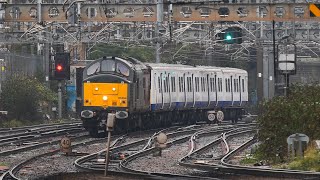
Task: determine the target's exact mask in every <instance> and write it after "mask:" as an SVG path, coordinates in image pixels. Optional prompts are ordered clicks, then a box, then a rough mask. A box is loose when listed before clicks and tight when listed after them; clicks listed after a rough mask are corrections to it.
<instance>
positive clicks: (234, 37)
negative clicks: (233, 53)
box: [218, 27, 242, 44]
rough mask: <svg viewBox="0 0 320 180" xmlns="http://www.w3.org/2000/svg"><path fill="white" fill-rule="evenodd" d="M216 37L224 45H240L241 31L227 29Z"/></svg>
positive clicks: (235, 28) (238, 29)
mask: <svg viewBox="0 0 320 180" xmlns="http://www.w3.org/2000/svg"><path fill="white" fill-rule="evenodd" d="M218 37H219V39H220V40H222V42H224V43H226V44H241V43H242V29H241V28H239V27H228V28H227V29H225V30H223V31H222V32H220V33H218Z"/></svg>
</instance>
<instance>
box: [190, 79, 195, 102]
mask: <svg viewBox="0 0 320 180" xmlns="http://www.w3.org/2000/svg"><path fill="white" fill-rule="evenodd" d="M190 84H191V87H190V90H191V91H192V98H193V100H192V102H193V103H192V107H194V106H195V104H196V94H195V93H196V92H195V89H194V88H195V87H194V84H195V83H194V75H193V74H192V76H191V83H190Z"/></svg>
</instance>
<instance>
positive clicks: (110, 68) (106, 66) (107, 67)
mask: <svg viewBox="0 0 320 180" xmlns="http://www.w3.org/2000/svg"><path fill="white" fill-rule="evenodd" d="M115 65H116V63H115V62H114V60H103V61H101V71H104V72H114V71H115Z"/></svg>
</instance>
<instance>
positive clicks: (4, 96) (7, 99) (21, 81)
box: [0, 75, 57, 120]
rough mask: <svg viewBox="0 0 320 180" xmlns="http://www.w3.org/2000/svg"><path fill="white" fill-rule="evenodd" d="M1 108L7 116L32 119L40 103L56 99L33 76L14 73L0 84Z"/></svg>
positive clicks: (35, 116) (35, 115)
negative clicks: (0, 86)
mask: <svg viewBox="0 0 320 180" xmlns="http://www.w3.org/2000/svg"><path fill="white" fill-rule="evenodd" d="M0 97H1V98H0V101H1V104H2V108H3V109H5V110H7V111H8V113H9V118H15V119H17V120H33V119H35V118H37V112H38V111H37V110H38V109H39V108H40V105H41V104H44V103H52V102H54V101H56V100H57V98H56V96H55V94H54V93H53V92H52V91H51V90H50V89H48V88H47V87H46V86H44V85H43V84H41V83H40V82H39V81H38V80H37V79H36V78H34V77H25V76H21V75H15V76H12V77H10V78H8V79H7V80H6V81H5V82H4V83H3V85H2V93H1V96H0Z"/></svg>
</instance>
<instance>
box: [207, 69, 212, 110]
mask: <svg viewBox="0 0 320 180" xmlns="http://www.w3.org/2000/svg"><path fill="white" fill-rule="evenodd" d="M209 80H210V82H209ZM212 83H213V82H212V79H211V78H209V74H207V91H208V107H209V106H210V100H211V97H210V90H212V88H213V87H212Z"/></svg>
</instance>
